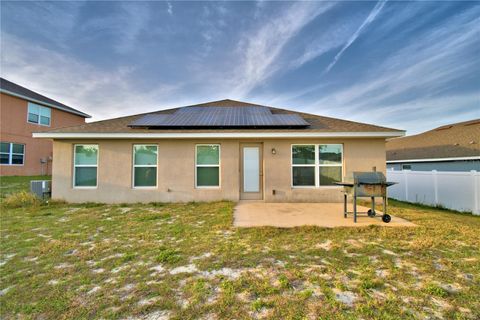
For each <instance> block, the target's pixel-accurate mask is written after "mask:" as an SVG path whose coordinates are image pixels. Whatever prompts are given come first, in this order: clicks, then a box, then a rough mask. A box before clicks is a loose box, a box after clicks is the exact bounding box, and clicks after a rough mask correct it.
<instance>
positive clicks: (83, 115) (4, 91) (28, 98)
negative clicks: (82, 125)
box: [0, 89, 92, 118]
mask: <svg viewBox="0 0 480 320" xmlns="http://www.w3.org/2000/svg"><path fill="white" fill-rule="evenodd" d="M0 92H1V93H5V94H8V95H10V96H13V97H17V98H20V99H23V100H27V101H30V102H34V103H38V104H41V105H44V106H47V107H51V108H54V109H58V110H62V111H65V112H69V113H73V114H76V115H79V116H82V117H85V118H91V117H92V116H90V115H88V114H86V113H83V112H81V111H77V110H70V109H67V108H64V107H61V106H57V105H55V104H51V103H48V102H43V101H40V100H37V99H32V98H30V97H27V96H24V95H21V94H18V93H14V92H11V91H8V90H5V89H0Z"/></svg>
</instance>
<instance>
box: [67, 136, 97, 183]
mask: <svg viewBox="0 0 480 320" xmlns="http://www.w3.org/2000/svg"><path fill="white" fill-rule="evenodd" d="M77 146H97V164H80V165H76V164H75V160H76V157H77V152H76V149H77ZM99 158H100V146H99V145H98V144H97V143H77V144H74V145H73V181H72V185H73V188H74V189H97V188H98V159H99ZM77 167H79V168H92V167H95V168H97V179H96V182H97V183H96V185H95V186H76V185H75V172H76V170H75V169H76V168H77Z"/></svg>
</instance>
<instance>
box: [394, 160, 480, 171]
mask: <svg viewBox="0 0 480 320" xmlns="http://www.w3.org/2000/svg"><path fill="white" fill-rule="evenodd" d="M404 164H406V165H410V166H411V169H410V170H412V171H432V170H437V171H471V170H476V171H480V160H462V161H435V162H433V161H432V162H403V163H388V164H387V168H388V169H389V170H397V171H398V170H402V165H404Z"/></svg>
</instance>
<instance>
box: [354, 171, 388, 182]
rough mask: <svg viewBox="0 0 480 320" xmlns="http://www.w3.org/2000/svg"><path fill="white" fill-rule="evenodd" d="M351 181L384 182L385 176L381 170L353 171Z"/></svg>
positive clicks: (385, 180)
mask: <svg viewBox="0 0 480 320" xmlns="http://www.w3.org/2000/svg"><path fill="white" fill-rule="evenodd" d="M353 182H355V183H356V184H385V183H386V182H387V178H386V177H385V175H384V174H383V173H382V172H354V173H353Z"/></svg>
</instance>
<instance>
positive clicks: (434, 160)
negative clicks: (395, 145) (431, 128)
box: [387, 156, 480, 163]
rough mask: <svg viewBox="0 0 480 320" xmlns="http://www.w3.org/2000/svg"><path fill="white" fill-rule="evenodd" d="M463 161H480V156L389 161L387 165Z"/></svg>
mask: <svg viewBox="0 0 480 320" xmlns="http://www.w3.org/2000/svg"><path fill="white" fill-rule="evenodd" d="M461 160H480V156H472V157H452V158H430V159H405V160H387V163H405V162H439V161H461Z"/></svg>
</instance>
